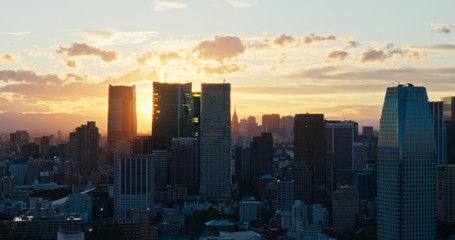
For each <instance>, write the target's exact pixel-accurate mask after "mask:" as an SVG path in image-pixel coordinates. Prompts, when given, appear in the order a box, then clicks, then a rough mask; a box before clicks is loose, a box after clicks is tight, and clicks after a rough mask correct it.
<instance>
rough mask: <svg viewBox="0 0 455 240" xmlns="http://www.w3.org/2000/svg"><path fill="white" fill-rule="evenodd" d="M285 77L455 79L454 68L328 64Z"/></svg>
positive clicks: (412, 80)
mask: <svg viewBox="0 0 455 240" xmlns="http://www.w3.org/2000/svg"><path fill="white" fill-rule="evenodd" d="M285 77H287V78H292V79H305V80H314V81H317V82H321V80H324V81H326V82H328V83H334V82H336V81H350V82H363V83H365V81H366V80H368V81H370V82H375V81H380V82H385V83H390V84H395V83H396V81H400V82H429V81H431V83H452V82H453V79H455V68H431V67H429V68H415V67H414V68H412V67H408V68H381V69H371V70H364V69H359V68H346V67H341V66H329V67H321V68H310V69H300V70H297V71H295V72H293V73H290V74H288V75H285Z"/></svg>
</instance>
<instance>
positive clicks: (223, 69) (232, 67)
mask: <svg viewBox="0 0 455 240" xmlns="http://www.w3.org/2000/svg"><path fill="white" fill-rule="evenodd" d="M247 67H248V65H246V64H244V65H242V66H239V65H237V64H229V65H221V66H218V67H204V68H202V70H203V71H204V72H205V73H207V74H230V73H235V72H244V71H245V70H246V68H247Z"/></svg>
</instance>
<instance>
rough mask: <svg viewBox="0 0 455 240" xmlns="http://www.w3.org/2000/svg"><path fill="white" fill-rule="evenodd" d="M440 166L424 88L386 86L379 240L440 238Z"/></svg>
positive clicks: (381, 132)
mask: <svg viewBox="0 0 455 240" xmlns="http://www.w3.org/2000/svg"><path fill="white" fill-rule="evenodd" d="M435 166H436V146H435V140H434V127H433V120H432V118H431V111H430V105H429V104H428V97H427V92H426V89H425V87H414V86H413V85H412V84H408V86H404V85H398V86H397V87H389V88H387V93H386V96H385V100H384V105H383V108H382V115H381V120H380V127H379V140H378V161H377V175H378V200H377V201H378V217H377V226H378V239H436V173H435V171H436V167H435Z"/></svg>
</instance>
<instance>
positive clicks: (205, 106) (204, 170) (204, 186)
mask: <svg viewBox="0 0 455 240" xmlns="http://www.w3.org/2000/svg"><path fill="white" fill-rule="evenodd" d="M201 89H202V93H201V144H200V146H201V157H200V158H201V186H200V191H201V194H203V195H206V196H212V197H226V198H230V196H231V110H230V109H231V85H230V84H228V83H226V84H225V83H223V84H207V83H206V84H202V86H201Z"/></svg>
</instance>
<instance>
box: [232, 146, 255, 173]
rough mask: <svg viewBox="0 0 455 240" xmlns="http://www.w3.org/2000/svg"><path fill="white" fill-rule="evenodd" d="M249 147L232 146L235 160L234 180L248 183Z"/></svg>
mask: <svg viewBox="0 0 455 240" xmlns="http://www.w3.org/2000/svg"><path fill="white" fill-rule="evenodd" d="M250 152H251V151H250V147H249V146H247V145H242V146H238V145H236V146H234V158H235V174H234V176H235V180H236V181H237V182H240V181H250V180H251V174H250V161H251V157H250Z"/></svg>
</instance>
